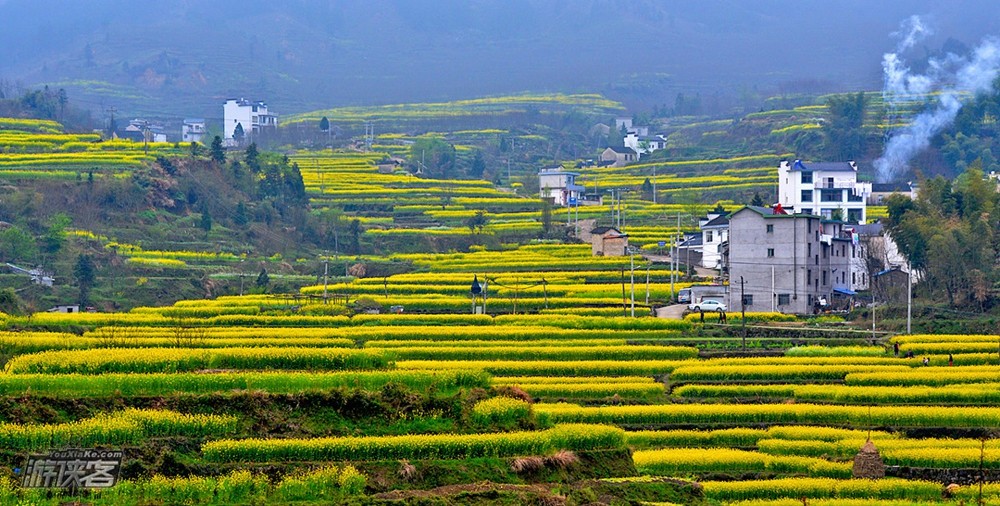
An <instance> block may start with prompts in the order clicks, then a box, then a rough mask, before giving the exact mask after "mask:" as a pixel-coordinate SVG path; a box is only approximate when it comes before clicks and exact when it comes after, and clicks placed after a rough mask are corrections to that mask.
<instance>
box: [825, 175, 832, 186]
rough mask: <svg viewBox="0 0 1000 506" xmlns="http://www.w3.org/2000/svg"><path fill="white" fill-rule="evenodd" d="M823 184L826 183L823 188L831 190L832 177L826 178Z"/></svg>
mask: <svg viewBox="0 0 1000 506" xmlns="http://www.w3.org/2000/svg"><path fill="white" fill-rule="evenodd" d="M825 183H826V185H825V188H833V178H832V177H828V178H826V181H825Z"/></svg>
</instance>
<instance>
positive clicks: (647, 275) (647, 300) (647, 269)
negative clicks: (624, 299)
mask: <svg viewBox="0 0 1000 506" xmlns="http://www.w3.org/2000/svg"><path fill="white" fill-rule="evenodd" d="M650 264H652V262H650V263H647V264H646V305H647V306H648V305H649V266H650Z"/></svg>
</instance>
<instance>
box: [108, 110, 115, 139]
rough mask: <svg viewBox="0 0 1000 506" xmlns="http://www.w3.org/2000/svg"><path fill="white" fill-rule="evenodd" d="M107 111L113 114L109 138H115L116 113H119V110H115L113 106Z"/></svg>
mask: <svg viewBox="0 0 1000 506" xmlns="http://www.w3.org/2000/svg"><path fill="white" fill-rule="evenodd" d="M106 110H107V111H108V112H109V113H111V122H110V123H108V132H109V135H108V137H109V138H114V136H115V113H116V112H118V109H115V106H111V107H108V108H107V109H106Z"/></svg>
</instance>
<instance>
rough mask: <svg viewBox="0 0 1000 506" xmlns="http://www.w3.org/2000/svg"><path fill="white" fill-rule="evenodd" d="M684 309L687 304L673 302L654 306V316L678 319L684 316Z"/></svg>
mask: <svg viewBox="0 0 1000 506" xmlns="http://www.w3.org/2000/svg"><path fill="white" fill-rule="evenodd" d="M686 310H687V304H673V305H670V306H663V307H658V308H656V317H657V318H672V319H674V320H680V319H681V318H683V317H684V311H686Z"/></svg>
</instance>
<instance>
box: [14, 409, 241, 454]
mask: <svg viewBox="0 0 1000 506" xmlns="http://www.w3.org/2000/svg"><path fill="white" fill-rule="evenodd" d="M236 423H237V421H236V418H234V417H231V416H221V415H185V414H181V413H177V412H174V411H157V410H139V409H127V410H125V411H120V412H117V413H111V414H103V415H98V416H95V417H93V418H87V419H84V420H79V421H76V422H70V423H59V424H40V425H34V424H32V425H20V424H10V423H3V424H0V445H2V446H3V448H6V449H11V450H41V449H46V448H59V447H67V446H85V447H86V446H95V445H123V444H131V445H141V444H144V443H145V442H146V440H147V439H148V438H151V437H163V436H185V437H204V436H224V435H228V434H231V433H232V432H234V431H235V429H236Z"/></svg>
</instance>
